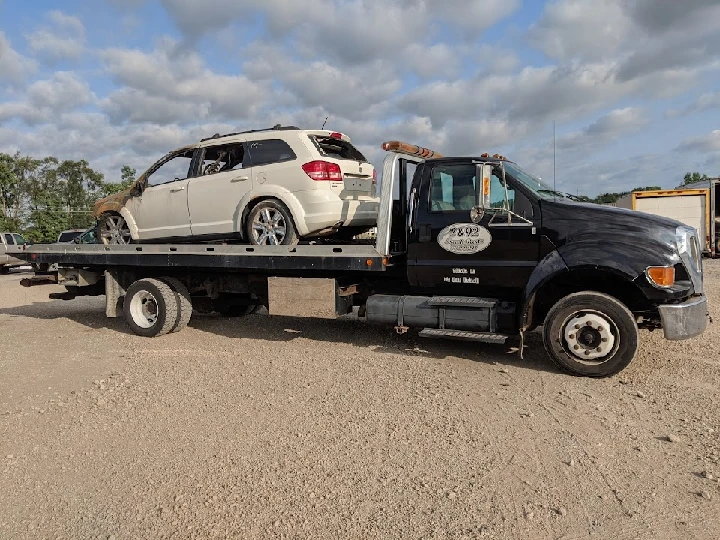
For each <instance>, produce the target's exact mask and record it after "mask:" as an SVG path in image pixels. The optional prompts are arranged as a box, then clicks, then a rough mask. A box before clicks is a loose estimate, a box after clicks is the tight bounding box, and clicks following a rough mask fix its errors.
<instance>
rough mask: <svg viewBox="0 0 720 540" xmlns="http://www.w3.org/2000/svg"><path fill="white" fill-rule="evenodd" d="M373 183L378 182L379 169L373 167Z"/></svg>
mask: <svg viewBox="0 0 720 540" xmlns="http://www.w3.org/2000/svg"><path fill="white" fill-rule="evenodd" d="M372 183H373V184H377V170H375V169H373V181H372Z"/></svg>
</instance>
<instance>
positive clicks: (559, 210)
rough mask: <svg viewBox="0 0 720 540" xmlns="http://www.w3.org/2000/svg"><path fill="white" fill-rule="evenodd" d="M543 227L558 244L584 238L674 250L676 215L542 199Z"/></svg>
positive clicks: (592, 240) (589, 240) (657, 249)
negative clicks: (667, 215)
mask: <svg viewBox="0 0 720 540" xmlns="http://www.w3.org/2000/svg"><path fill="white" fill-rule="evenodd" d="M540 204H541V209H542V227H543V230H544V231H545V233H546V234H547V235H548V237H549V238H550V240H551V241H552V242H553V243H554V244H555V246H556V247H560V246H561V245H564V244H566V243H570V242H576V241H584V242H591V243H593V242H594V243H597V244H598V245H603V244H605V245H608V244H612V243H623V244H631V245H632V244H637V245H638V246H640V245H642V246H643V247H645V248H650V249H653V250H654V251H656V252H665V253H666V254H669V253H670V252H672V253H674V252H675V241H676V240H675V231H676V229H677V227H678V226H682V225H683V224H682V223H680V222H679V221H675V220H673V219H668V218H664V217H659V216H655V215H652V214H646V213H644V212H637V211H635V210H627V209H624V208H615V207H613V206H602V205H599V204H592V203H578V202H573V201H564V200H543V201H541V203H540Z"/></svg>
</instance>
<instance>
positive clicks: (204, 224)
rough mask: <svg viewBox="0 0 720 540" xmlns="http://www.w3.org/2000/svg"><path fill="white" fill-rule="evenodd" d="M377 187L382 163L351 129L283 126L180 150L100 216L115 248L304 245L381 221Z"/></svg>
mask: <svg viewBox="0 0 720 540" xmlns="http://www.w3.org/2000/svg"><path fill="white" fill-rule="evenodd" d="M376 188H377V186H376V173H375V168H374V167H373V166H372V165H371V164H370V163H368V161H367V159H366V158H365V156H363V155H362V153H360V151H358V150H357V148H355V147H354V146H353V145H352V143H351V142H350V138H349V137H348V136H347V135H344V134H341V133H336V132H332V131H326V130H302V129H299V128H297V127H281V126H275V127H274V128H271V129H263V130H254V131H245V132H242V133H231V134H228V135H223V136H220V135H215V136H213V137H210V138H208V139H203V140H202V141H200V142H199V143H197V144H193V145H189V146H185V147H183V148H180V149H178V150H175V151H173V152H170V153H169V154H167V155H166V156H164V157H163V158H162V159H160V160H159V161H157V162H156V163H155V164H153V165H152V166H151V167H150V168H149V169H148V170H147V171H146V172H145V173H144V174H142V175H141V176H140V178H138V180H137V181H136V182H135V183H134V184H133V185H132V186H131V187H130V188H128V189H127V190H125V191H122V192H120V193H117V194H114V195H111V196H109V197H106V198H104V199H101V200H99V201H98V202H97V203H96V204H95V208H94V212H93V215H94V217H95V218H96V219H97V220H98V235H99V238H100V240H101V241H102V242H103V243H105V244H128V243H132V242H178V241H180V242H181V241H193V242H198V241H206V240H231V241H242V242H246V243H250V244H256V245H263V244H267V245H277V244H294V243H297V242H298V240H299V239H300V238H308V237H321V236H336V237H341V238H352V237H353V236H355V235H357V234H361V233H363V232H365V231H367V230H369V229H371V228H372V227H374V226H375V224H376V221H377V213H378V202H379V198H378V197H377V194H376Z"/></svg>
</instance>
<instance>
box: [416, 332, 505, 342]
mask: <svg viewBox="0 0 720 540" xmlns="http://www.w3.org/2000/svg"><path fill="white" fill-rule="evenodd" d="M420 337H424V338H447V339H460V340H463V341H479V342H481V343H495V344H497V345H502V344H503V343H505V341H506V340H507V338H508V336H505V335H503V334H491V333H489V332H467V331H465V330H448V329H440V328H426V329H425V330H423V331H422V332H420Z"/></svg>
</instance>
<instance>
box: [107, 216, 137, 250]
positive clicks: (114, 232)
mask: <svg viewBox="0 0 720 540" xmlns="http://www.w3.org/2000/svg"><path fill="white" fill-rule="evenodd" d="M100 238H102V241H103V243H104V244H129V243H130V241H131V240H132V237H131V236H130V228H129V227H128V224H127V222H126V221H125V218H124V217H122V216H106V217H105V219H104V220H103V223H102V227H101V230H100Z"/></svg>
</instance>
